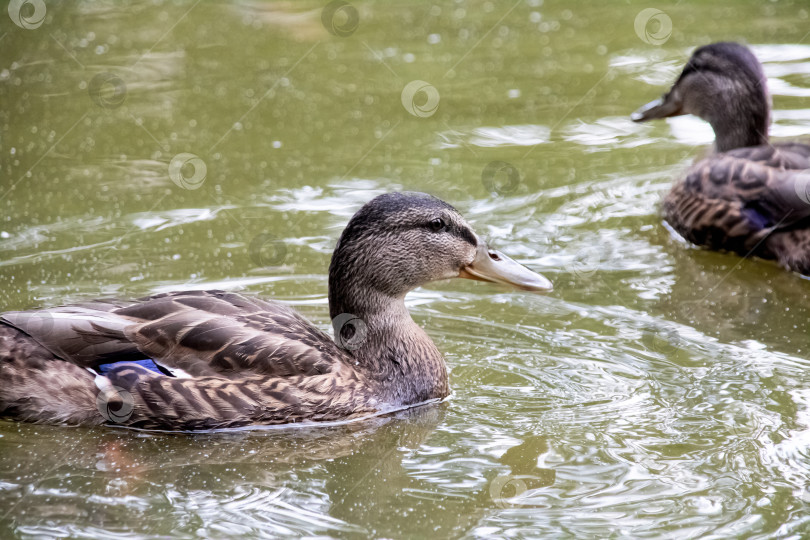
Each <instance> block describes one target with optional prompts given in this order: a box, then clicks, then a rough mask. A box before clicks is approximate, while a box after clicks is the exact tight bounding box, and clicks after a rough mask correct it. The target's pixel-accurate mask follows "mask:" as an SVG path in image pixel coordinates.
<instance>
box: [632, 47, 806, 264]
mask: <svg viewBox="0 0 810 540" xmlns="http://www.w3.org/2000/svg"><path fill="white" fill-rule="evenodd" d="M769 101H770V99H769V95H768V89H767V86H766V78H765V74H764V72H763V70H762V65H761V64H760V63H759V61H758V60H757V58H756V57H755V56H754V54H753V53H752V52H751V51H750V50H749V49H748V48H747V47H745V46H743V45H740V44H738V43H713V44H711V45H706V46H704V47H700V48H698V49H697V50H695V52H694V54H693V55H692V57H691V58H690V59H689V61H688V62H687V63H686V66H685V67H684V69H683V71H682V72H681V74H680V76H679V77H678V79H677V80H676V81H675V84H674V85H673V86H672V88H671V89H670V90H669V92H667V93H666V94H664V96H663V97H662V98H661V99H658V100H655V101H653V102H651V103H649V104H647V105H645V106H644V107H642V108H640V109H639V110H638V111H636V112H635V113H633V115H632V117H631V118H632V119H633V120H634V121H636V122H644V121H647V120H650V119H653V118H666V117H669V116H678V115H681V114H694V115H696V116H699V117H700V118H702V119H703V120H706V121H707V122H709V124H711V126H712V129H713V130H714V134H715V149H714V150H715V151H714V152H713V153H712V154H711V155H710V156H709V157H707V158H706V159H703V160H701V161H699V162H697V163H696V164H694V165H693V166H692V167H691V168H690V169H689V170H688V171H687V172H686V175H685V177H683V178H682V179H680V180H678V181H677V182H676V183H675V186H674V187H673V188H672V191H670V192H669V194H668V195H667V196H666V197H665V198H664V204H663V209H664V218H665V219H666V221H667V222H668V223H669V224H670V225H671V226H672V227H673V228H674V229H675V230H676V231H677V232H678V233H679V234H681V235H682V236H683V237H684V238H686V239H687V240H689V241H690V242H692V243H694V244H698V245H700V246H705V247H708V248H711V249H715V250H724V251H731V252H734V253H737V254H739V255H743V256H757V257H761V258H763V259H775V260H776V261H778V262H779V263H780V264H781V265H782V266H784V267H785V268H787V269H789V270H795V271H796V272H800V273H802V274H810V171H808V169H810V146H808V145H807V144H801V143H798V142H779V143H770V142H769V141H768V125H769V122H770V106H769Z"/></svg>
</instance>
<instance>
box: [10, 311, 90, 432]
mask: <svg viewBox="0 0 810 540" xmlns="http://www.w3.org/2000/svg"><path fill="white" fill-rule="evenodd" d="M94 380H95V377H94V375H92V374H91V373H90V372H89V371H87V370H86V369H84V368H82V367H80V366H77V365H75V364H71V363H70V362H65V361H64V360H61V359H59V358H58V357H56V356H55V355H54V354H53V353H51V352H50V351H49V350H48V349H46V348H45V347H43V346H42V345H40V344H39V343H38V342H37V341H35V340H34V339H33V338H32V337H31V336H29V335H28V334H26V333H24V332H22V331H21V330H19V329H17V328H14V327H12V326H10V325H8V324H5V323H3V322H2V321H0V416H5V417H9V418H13V419H15V420H25V421H28V422H38V423H49V424H51V423H60V424H74V425H98V424H102V423H104V422H105V418H104V416H103V415H102V414H101V412H100V411H99V409H98V407H97V406H96V402H97V401H98V400H97V396H98V394H99V390H98V388H97V387H96V385H95V384H94Z"/></svg>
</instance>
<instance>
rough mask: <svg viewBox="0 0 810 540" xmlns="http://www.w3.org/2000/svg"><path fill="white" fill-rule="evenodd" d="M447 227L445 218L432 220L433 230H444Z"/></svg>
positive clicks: (431, 227) (431, 226) (431, 228)
mask: <svg viewBox="0 0 810 540" xmlns="http://www.w3.org/2000/svg"><path fill="white" fill-rule="evenodd" d="M444 227H445V224H444V220H443V219H442V218H436V219H432V220H431V221H430V230H431V231H433V232H439V231H441V230H443V229H444Z"/></svg>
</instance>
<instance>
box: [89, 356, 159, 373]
mask: <svg viewBox="0 0 810 540" xmlns="http://www.w3.org/2000/svg"><path fill="white" fill-rule="evenodd" d="M125 363H127V364H137V365H139V366H141V367H142V368H144V369H148V370H149V371H154V372H155V373H157V374H159V375H166V372H165V371H163V370H161V369H160V368H159V367H158V365H157V364H156V363H155V361H154V360H152V359H150V358H147V359H145V360H127V361H126V362H125ZM123 364H124V362H116V363H113V364H99V366H98V368H97V369H98V372H99V373H100V374H101V375H107V374H108V373H109V372H110V371H112V370H113V369H114V368H117V367H120V366H122V365H123Z"/></svg>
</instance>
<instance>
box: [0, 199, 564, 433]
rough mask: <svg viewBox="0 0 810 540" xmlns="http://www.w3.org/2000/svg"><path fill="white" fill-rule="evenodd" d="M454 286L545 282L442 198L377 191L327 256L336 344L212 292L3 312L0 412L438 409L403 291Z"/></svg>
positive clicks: (222, 418)
mask: <svg viewBox="0 0 810 540" xmlns="http://www.w3.org/2000/svg"><path fill="white" fill-rule="evenodd" d="M456 277H459V278H466V279H472V280H477V281H484V282H490V283H497V284H502V285H506V286H510V287H512V288H516V289H519V290H524V291H535V292H548V291H551V290H552V289H553V287H552V284H551V282H550V281H549V280H548V279H547V278H545V277H544V276H542V275H540V274H538V273H536V272H534V271H532V270H530V269H528V268H526V267H525V266H523V265H521V264H519V263H517V262H515V261H514V260H512V259H510V258H509V257H508V256H506V255H505V254H503V253H501V252H500V251H498V250H495V249H493V248H491V247H489V246H488V245H487V242H485V241H484V240H482V239H481V237H480V236H478V235H477V234H476V233H475V232H474V230H473V228H472V227H471V226H470V224H469V223H468V222H467V221H466V220H465V219H464V218H463V217H462V215H461V214H460V213H459V212H458V211H457V210H456V209H455V208H453V207H452V206H451V205H449V204H448V203H446V202H444V201H442V200H440V199H438V198H435V197H433V196H431V195H427V194H424V193H416V192H393V193H386V194H382V195H379V196H377V197H375V198H373V199H372V200H371V201H369V202H368V203H366V204H365V205H363V206H362V207H361V208H360V209H359V210H358V211H357V212H356V213H355V214H354V215H353V216H352V217H351V219H350V220H349V222H348V224H347V225H346V228H345V229H344V230H343V232H342V234H341V235H340V237H339V239H338V241H337V244H336V247H335V249H334V252H333V254H332V259H331V263H330V265H329V275H328V303H329V315H330V318H331V320H332V327H333V330H334V336H335V337H334V339H332V338H330V337H329V336H328V335H327V334H326V333H325V332H323V331H321V330H320V329H319V328H318V327H317V326H315V325H313V324H312V323H310V322H309V321H307V320H306V319H305V318H304V317H303V316H301V315H300V314H298V313H297V312H295V311H294V310H293V309H292V308H290V307H288V306H286V305H284V304H281V303H277V302H272V301H269V300H263V299H260V298H257V297H251V296H249V295H244V294H239V293H236V292H228V291H222V290H192V291H176V292H168V293H161V294H155V295H152V296H147V297H145V298H141V299H138V300H109V299H105V300H95V301H88V302H83V303H77V304H72V305H67V306H62V307H55V308H48V309H40V310H30V311H9V312H6V313H3V314H1V315H0V381H1V382H0V417H4V418H6V419H10V420H12V421H28V422H37V423H48V424H71V425H82V426H96V425H102V424H106V425H118V426H125V427H129V428H138V429H146V430H169V431H199V430H217V429H228V428H238V427H246V426H265V425H284V424H302V423H307V424H309V423H319V422H320V423H322V422H341V421H349V420H354V419H359V418H363V417H368V416H375V415H381V414H386V413H388V412H391V411H396V410H402V409H406V408H409V407H414V406H417V405H421V404H425V403H430V402H435V401H439V400H443V399H444V398H446V397H447V396H448V395H449V393H450V388H449V383H448V374H447V366H446V364H445V361H444V359H443V357H442V354H441V353H440V352H439V350H438V349H437V347H436V345H435V344H434V343H433V341H432V340H431V339H430V337H428V335H427V334H426V333H425V331H424V330H423V329H422V328H421V327H420V326H419V325H418V324H416V323H415V322H414V321H413V319H412V318H411V316H410V314H409V312H408V309H407V307H406V305H405V296H406V295H407V294H408V293H409V292H410V291H412V290H414V289H415V288H417V287H420V286H422V285H425V284H427V283H430V282H433V281H437V280H446V279H450V278H456Z"/></svg>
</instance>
